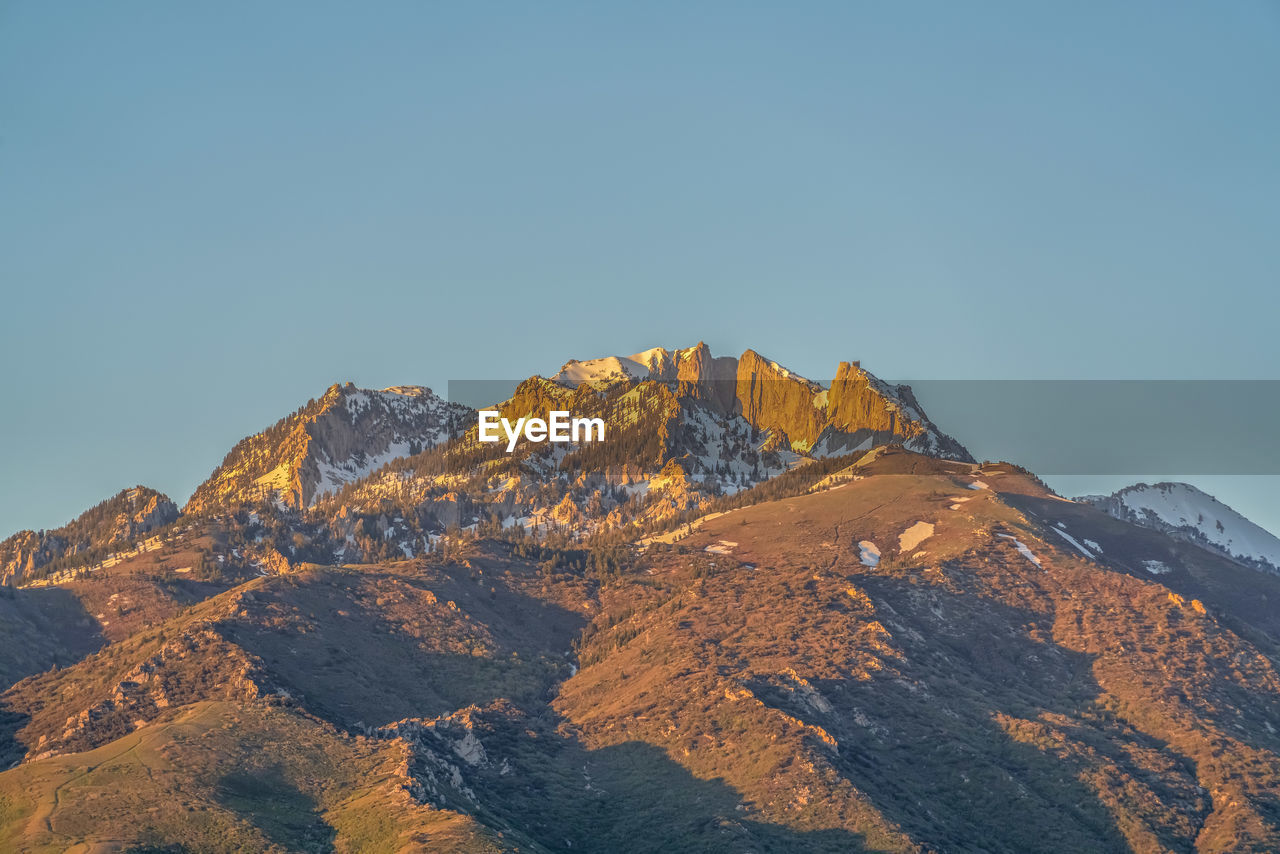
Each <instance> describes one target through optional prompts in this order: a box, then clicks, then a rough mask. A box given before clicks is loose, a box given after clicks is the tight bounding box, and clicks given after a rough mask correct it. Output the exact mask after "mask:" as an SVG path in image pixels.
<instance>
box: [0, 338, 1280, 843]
mask: <svg viewBox="0 0 1280 854" xmlns="http://www.w3.org/2000/svg"><path fill="white" fill-rule="evenodd" d="M495 408H496V410H497V411H498V412H500V413H501V415H502V416H503V417H508V418H511V419H518V418H520V417H533V416H538V417H541V416H543V415H545V414H546V413H547V412H550V411H567V412H572V413H573V414H574V415H577V416H582V417H595V418H600V419H602V420H603V421H604V422H605V424H606V425H607V432H606V435H605V439H604V441H601V442H592V443H589V444H581V445H572V444H551V443H543V444H539V443H523V444H517V445H515V446H513V449H512V451H511V452H510V453H508V452H507V450H506V446H505V444H502V443H499V444H498V445H495V444H493V443H484V442H480V441H479V440H478V437H477V423H476V412H475V411H474V410H472V409H469V408H467V407H464V406H460V405H457V404H453V403H449V402H446V401H444V400H442V399H441V398H439V397H437V396H436V395H434V394H433V393H431V392H430V391H429V390H427V389H425V388H419V387H406V386H401V387H395V388H389V389H384V390H382V391H371V390H365V389H358V388H355V387H354V386H351V385H334V386H333V387H331V388H330V389H329V390H328V391H327V392H325V393H324V395H323V396H322V397H320V398H318V399H316V400H312V401H310V402H308V403H307V404H305V405H304V406H302V407H301V408H299V409H297V410H296V411H295V412H294V413H292V414H291V415H288V416H286V417H285V418H283V419H281V420H280V421H279V422H277V423H276V424H275V425H273V426H271V427H269V428H267V429H266V430H264V431H262V432H260V433H256V434H253V435H251V436H249V437H248V438H246V439H244V440H243V441H241V442H240V443H238V444H237V445H236V446H235V447H234V448H232V449H231V450H230V452H229V453H228V454H227V456H226V458H225V459H224V460H223V462H222V464H221V465H219V466H218V467H217V468H216V469H215V470H214V471H213V473H212V475H211V476H210V478H209V479H208V480H207V481H206V482H205V483H203V484H202V485H201V486H200V487H199V488H198V489H197V490H196V491H195V493H194V495H192V497H191V499H190V500H189V501H188V502H187V503H186V506H185V507H184V508H183V509H182V511H181V512H179V511H178V508H177V506H176V505H175V504H174V503H173V502H171V501H169V500H168V499H167V498H165V497H164V496H163V495H160V494H159V493H156V492H154V491H153V490H149V489H146V488H143V487H137V488H134V489H129V490H125V491H124V492H121V493H120V494H118V495H116V496H115V497H113V498H111V499H109V500H108V501H105V502H103V503H102V504H100V505H98V506H97V507H94V508H91V509H90V510H88V511H86V512H85V513H84V514H83V515H81V516H79V517H78V518H77V519H75V520H74V521H72V522H70V523H68V524H67V525H65V526H63V527H62V528H58V529H54V530H50V531H44V532H33V531H24V532H20V533H18V534H15V535H14V536H12V537H10V538H9V539H8V540H5V541H4V542H3V543H0V567H3V571H4V579H5V585H4V586H3V587H2V588H0V643H2V644H3V646H2V647H0V648H3V649H4V650H5V655H4V656H3V657H2V658H0V681H3V685H0V692H2V693H0V768H5V769H7V770H4V771H3V772H0V850H3V851H36V852H45V851H47V852H61V851H72V850H76V851H134V852H160V851H164V852H179V851H181V852H202V851H273V852H293V851H300V852H317V851H342V852H378V851H385V852H398V851H406V852H407V851H442V852H443V851H476V852H496V851H526V852H570V851H597V852H616V851H652V852H668V851H707V852H713V851H714V852H720V851H726V852H727V851H732V852H805V851H813V852H846V851H881V852H884V851H889V852H926V851H936V852H969V851H971V852H1063V851H1069V852H1092V851H1105V852H1110V851H1138V852H1168V851H1186V852H1191V851H1203V852H1224V851H1253V852H1269V851H1276V850H1280V799H1278V798H1277V794H1276V793H1277V792H1280V673H1277V662H1278V661H1280V611H1277V609H1276V603H1278V602H1280V574H1277V573H1276V572H1275V571H1274V563H1272V558H1273V557H1274V556H1275V553H1274V552H1273V551H1272V550H1271V546H1272V543H1273V541H1274V537H1270V535H1269V534H1267V532H1265V531H1262V529H1260V528H1257V526H1255V525H1253V524H1252V523H1250V522H1248V520H1246V519H1244V518H1243V517H1240V516H1239V514H1236V513H1234V511H1231V510H1230V508H1227V507H1225V505H1222V504H1221V503H1219V502H1216V501H1214V500H1213V499H1212V498H1210V497H1209V496H1207V495H1204V494H1203V493H1200V492H1198V491H1196V490H1194V489H1193V488H1191V487H1187V486H1186V485H1185V484H1157V485H1155V486H1146V485H1139V486H1135V487H1133V488H1130V489H1129V490H1124V491H1121V492H1120V493H1117V494H1116V495H1114V496H1110V497H1107V498H1088V499H1081V500H1073V499H1071V498H1069V497H1066V496H1062V495H1058V494H1056V493H1055V492H1053V491H1052V490H1051V489H1049V488H1048V487H1047V486H1046V485H1045V484H1044V483H1043V482H1042V481H1040V480H1039V478H1037V477H1036V475H1035V474H1034V473H1033V472H1030V471H1027V470H1026V469H1024V468H1021V467H1019V466H1018V465H1016V464H1014V463H1011V462H992V461H984V462H978V461H975V460H974V459H973V458H972V457H971V456H970V455H969V453H968V452H967V451H966V450H965V448H964V447H963V446H962V445H961V444H960V443H959V442H957V441H956V440H955V439H953V438H951V437H950V436H948V435H947V434H945V433H943V432H942V431H941V430H940V429H939V428H938V427H937V426H936V425H934V424H933V422H932V421H930V420H929V418H928V417H927V416H926V414H925V411H924V408H923V407H922V405H921V402H920V401H919V400H917V399H916V397H915V396H914V394H913V393H912V391H911V389H910V388H908V387H906V386H902V385H894V384H891V383H887V382H884V381H882V380H880V379H879V378H877V377H875V376H874V375H873V374H871V373H869V372H867V371H866V370H864V369H863V368H862V367H861V365H860V364H859V363H858V362H852V361H850V362H843V363H840V364H839V365H838V366H837V367H836V369H835V371H834V374H833V378H832V379H831V380H830V382H819V381H815V380H812V379H808V378H805V377H802V376H800V375H799V374H797V373H795V372H794V371H791V370H789V369H787V368H785V367H783V366H782V365H781V364H779V363H778V362H774V361H772V360H770V359H769V358H766V357H765V356H762V355H760V354H759V353H757V352H755V351H753V350H747V351H745V352H744V353H743V354H742V355H741V356H738V357H723V356H714V355H713V354H712V353H711V352H710V350H709V349H708V348H707V347H706V345H704V344H698V345H697V346H694V347H690V348H684V349H675V350H668V349H664V348H655V349H652V350H647V351H643V352H641V353H636V354H633V355H630V356H607V357H603V358H597V359H585V360H571V361H569V362H567V363H566V364H565V365H564V367H563V368H562V369H561V370H560V371H559V372H557V373H554V374H552V375H551V376H549V377H547V376H537V375H535V376H531V377H529V378H528V379H527V380H525V381H524V382H522V383H520V384H519V386H518V388H517V389H516V390H515V392H514V394H513V395H512V396H511V397H510V398H509V399H507V400H505V401H501V402H499V403H497V404H496V406H495ZM210 462H211V463H212V462H213V461H210ZM1264 535H1265V536H1264ZM1269 537H1270V539H1268V538H1269Z"/></svg>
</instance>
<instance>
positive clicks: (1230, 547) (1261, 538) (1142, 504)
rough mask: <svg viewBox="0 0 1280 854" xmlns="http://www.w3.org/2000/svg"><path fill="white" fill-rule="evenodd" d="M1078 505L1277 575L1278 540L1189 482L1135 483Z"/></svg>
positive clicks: (1088, 497)
mask: <svg viewBox="0 0 1280 854" xmlns="http://www.w3.org/2000/svg"><path fill="white" fill-rule="evenodd" d="M1079 500H1080V501H1082V502H1085V503H1088V504H1092V505H1094V506H1095V507H1097V508H1099V509H1100V510H1102V511H1103V512H1105V513H1107V514H1108V515H1111V516H1114V517H1115V518H1117V519H1123V520H1125V521H1127V522H1133V523H1134V524H1137V525H1142V526H1143V527H1146V528H1152V529H1154V530H1157V531H1161V532H1163V533H1166V534H1168V535H1170V536H1172V537H1174V538H1176V539H1181V540H1184V541H1186V542H1191V543H1195V544H1196V545H1198V546H1201V547H1203V548H1206V549H1208V550H1209V551H1212V552H1214V553H1216V554H1220V555H1223V556H1224V557H1228V558H1230V559H1232V560H1234V561H1236V562H1237V563H1242V564H1244V565H1246V566H1252V567H1254V568H1256V569H1262V570H1265V571H1268V572H1276V573H1280V538H1277V537H1276V536H1275V535H1274V534H1272V533H1271V532H1270V531H1267V530H1266V529H1265V528H1263V527H1261V526H1260V525H1257V524H1255V523H1253V522H1251V521H1250V520H1248V519H1246V518H1245V517H1244V516H1243V515H1242V514H1240V513H1239V512H1237V511H1235V510H1233V509H1232V508H1230V507H1228V506H1227V505H1226V504H1223V503H1222V502H1221V501H1219V500H1218V499H1216V498H1214V497H1213V496H1212V495H1210V494H1209V493H1207V492H1205V491H1203V490H1201V489H1199V488H1197V487H1195V486H1193V485H1191V484H1189V483H1177V482H1170V481H1164V482H1161V483H1152V484H1148V483H1135V484H1133V485H1132V486H1126V487H1125V488H1123V489H1120V490H1118V491H1116V492H1114V493H1112V494H1111V495H1085V496H1081V497H1080V498H1079Z"/></svg>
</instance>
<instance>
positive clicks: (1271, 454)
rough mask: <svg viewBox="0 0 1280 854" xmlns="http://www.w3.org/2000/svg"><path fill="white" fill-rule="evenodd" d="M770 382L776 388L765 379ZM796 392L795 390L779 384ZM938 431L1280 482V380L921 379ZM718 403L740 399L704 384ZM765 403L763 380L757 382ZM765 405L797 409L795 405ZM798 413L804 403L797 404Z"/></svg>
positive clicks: (1067, 461) (1101, 470)
mask: <svg viewBox="0 0 1280 854" xmlns="http://www.w3.org/2000/svg"><path fill="white" fill-rule="evenodd" d="M521 382H522V381H521V380H451V381H450V382H449V386H448V395H449V399H450V400H452V401H454V402H458V403H463V404H466V405H468V406H472V407H477V408H479V407H486V406H492V405H494V404H497V403H501V402H502V401H504V400H507V399H508V398H510V397H511V395H512V393H513V392H514V391H515V389H516V387H517V386H518V385H519V384H520V383H521ZM765 382H772V381H765ZM777 382H779V383H783V384H786V385H789V386H790V385H794V384H793V383H792V382H791V381H777ZM907 385H909V386H910V387H911V390H912V392H913V393H914V396H915V399H916V401H918V403H919V405H920V407H921V409H923V410H924V412H925V414H926V415H927V417H928V418H929V419H930V420H931V421H932V422H933V423H934V424H935V425H936V426H937V428H938V429H939V430H940V431H942V432H944V433H947V434H949V435H951V436H952V437H953V438H955V439H957V440H958V441H959V442H960V443H961V444H963V445H964V446H965V447H966V448H968V449H969V452H970V453H972V454H973V456H974V457H975V458H976V459H978V460H984V459H987V460H1008V461H1010V462H1015V463H1018V464H1020V465H1023V466H1026V467H1027V468H1029V469H1031V470H1032V471H1034V472H1036V473H1038V474H1043V475H1135V476H1142V475H1161V476H1163V475H1168V474H1174V473H1176V474H1182V475H1245V474H1249V475H1275V474H1280V450H1278V449H1277V438H1278V437H1280V380H913V381H910V382H908V383H907ZM700 386H701V387H702V388H703V389H704V390H711V392H710V393H709V394H706V395H704V397H705V399H708V400H719V401H732V400H734V399H735V394H739V395H740V394H742V393H743V390H742V387H741V385H740V384H738V383H736V382H735V381H718V382H712V381H704V382H703V383H701V384H700ZM754 388H755V389H756V390H757V391H756V392H755V393H756V394H758V393H759V390H760V389H761V381H760V380H758V379H757V380H755V383H754ZM757 399H762V400H770V401H784V400H786V401H795V400H796V397H795V395H794V394H792V395H782V394H777V395H775V394H769V393H765V394H763V395H760V397H758V398H757ZM793 405H794V404H793Z"/></svg>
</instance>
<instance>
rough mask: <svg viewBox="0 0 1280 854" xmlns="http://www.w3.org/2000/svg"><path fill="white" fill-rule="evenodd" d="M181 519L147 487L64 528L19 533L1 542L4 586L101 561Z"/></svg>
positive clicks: (88, 512) (127, 493) (94, 509)
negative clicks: (63, 565)
mask: <svg viewBox="0 0 1280 854" xmlns="http://www.w3.org/2000/svg"><path fill="white" fill-rule="evenodd" d="M177 518H178V507H177V505H176V504H174V503H173V502H172V501H170V500H169V498H168V497H167V496H165V495H164V494H162V493H159V492H156V491H155V490H154V489H148V488H147V487H145V486H135V487H133V488H132V489H125V490H122V491H121V492H119V493H117V494H116V495H114V496H112V497H111V498H109V499H107V500H106V501H104V502H102V503H101V504H98V505H97V506H96V507H92V508H90V509H89V510H86V511H85V512H84V513H82V514H80V516H78V517H76V518H75V519H74V520H72V521H71V522H68V523H67V524H66V525H63V526H62V527H61V528H55V529H53V530H51V531H40V532H36V531H19V532H18V533H16V534H14V535H13V536H12V537H9V538H8V539H7V540H4V541H3V542H0V584H18V583H20V582H21V581H22V580H23V579H24V578H27V577H30V576H31V575H32V574H33V573H35V572H37V571H39V570H41V569H44V568H45V567H47V566H49V565H51V564H53V563H55V562H57V561H60V560H64V559H71V558H75V557H76V556H81V557H83V558H84V559H85V560H93V559H100V558H101V557H105V556H106V555H107V553H108V552H110V551H111V550H112V549H113V548H116V547H121V546H125V545H128V544H130V543H132V542H134V541H135V540H137V539H139V538H140V537H143V536H145V535H146V534H149V533H150V532H152V531H154V530H156V529H157V528H161V527H164V526H165V525H168V524H169V523H170V522H173V521H175V520H176V519H177Z"/></svg>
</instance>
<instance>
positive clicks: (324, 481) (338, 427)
mask: <svg viewBox="0 0 1280 854" xmlns="http://www.w3.org/2000/svg"><path fill="white" fill-rule="evenodd" d="M473 421H474V413H473V411H472V410H471V409H470V408H468V407H465V406H460V405H458V404H452V403H448V402H446V401H444V400H442V399H441V398H439V397H437V396H436V395H435V394H433V393H432V392H431V390H430V389H428V388H422V387H420V386H396V387H394V388H388V389H383V390H382V391H373V390H368V389H360V388H356V387H355V386H353V385H352V384H350V383H347V384H346V385H345V386H343V385H334V386H331V387H330V388H329V390H328V391H326V392H325V394H324V396H323V397H321V398H320V399H319V400H314V401H311V402H310V403H308V404H307V405H306V406H304V407H302V408H301V409H299V410H298V411H297V412H295V413H294V414H292V415H290V416H288V417H287V418H284V419H282V420H281V421H279V422H277V423H276V424H275V425H273V426H272V427H269V428H268V429H266V430H264V431H263V432H261V433H256V434H254V435H252V436H249V437H248V438H246V439H244V440H242V441H240V442H239V443H238V444H237V445H236V446H235V447H234V448H232V449H231V452H230V453H229V454H227V457H226V459H224V460H223V462H222V465H221V466H219V467H218V468H217V469H216V470H215V471H214V472H213V474H212V475H211V476H210V478H209V479H208V480H207V481H205V482H204V483H203V484H201V485H200V487H199V488H198V489H196V491H195V494H194V495H192V496H191V500H190V501H189V502H188V503H187V507H186V510H187V512H205V511H209V510H212V509H216V508H219V507H226V506H230V505H232V504H235V503H237V502H240V501H253V500H275V501H278V502H279V503H281V504H283V505H285V506H289V507H309V506H310V505H311V504H313V503H314V502H315V500H316V499H317V498H319V497H320V496H321V495H324V494H325V493H329V492H334V491H337V490H338V489H340V488H341V487H342V486H344V485H345V484H347V483H350V482H352V481H355V480H358V479H359V478H361V477H364V476H365V475H367V474H369V473H370V472H372V471H374V470H376V469H378V468H381V467H382V466H383V465H386V464H387V463H388V462H390V461H391V460H394V459H397V458H399V457H405V456H409V455H411V454H416V453H418V452H420V451H422V450H424V449H426V448H430V447H433V446H435V445H437V444H440V443H441V442H445V441H448V440H449V439H451V438H453V437H455V436H458V435H460V434H461V433H462V432H463V431H464V430H465V429H467V427H469V426H470V425H471V424H472V423H473Z"/></svg>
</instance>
